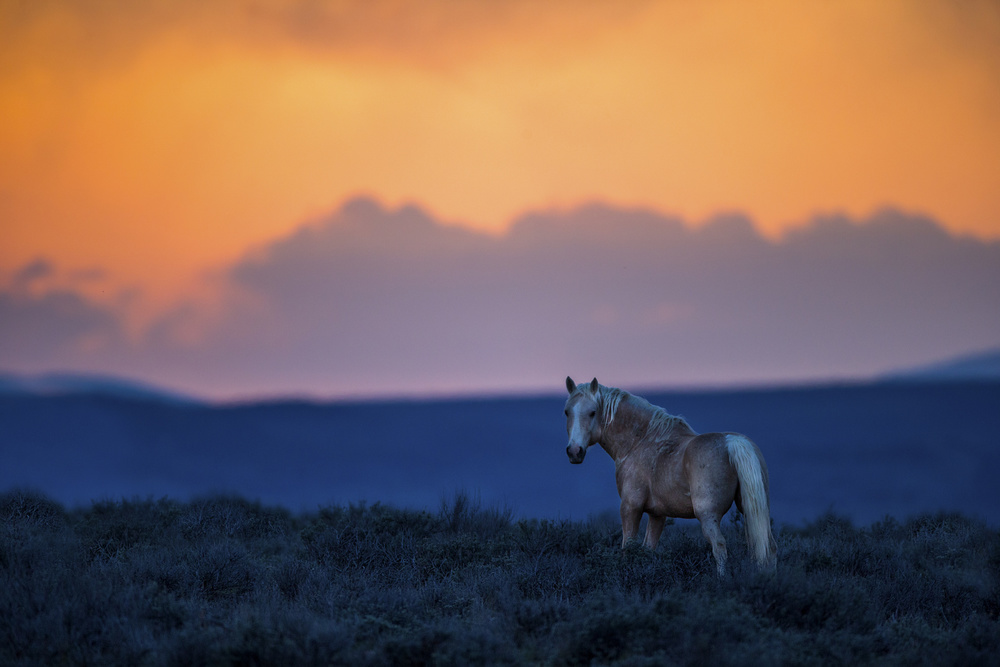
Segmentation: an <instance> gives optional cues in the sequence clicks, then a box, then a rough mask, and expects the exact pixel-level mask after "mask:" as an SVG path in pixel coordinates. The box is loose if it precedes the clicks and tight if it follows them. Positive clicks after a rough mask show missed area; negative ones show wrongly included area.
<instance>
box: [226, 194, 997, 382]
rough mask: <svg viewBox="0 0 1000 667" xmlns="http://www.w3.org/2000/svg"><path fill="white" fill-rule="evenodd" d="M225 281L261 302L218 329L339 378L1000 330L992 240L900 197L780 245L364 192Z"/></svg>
mask: <svg viewBox="0 0 1000 667" xmlns="http://www.w3.org/2000/svg"><path fill="white" fill-rule="evenodd" d="M230 277H231V280H232V282H233V284H234V285H235V286H237V287H238V288H239V289H240V290H241V291H242V292H243V293H244V295H249V296H250V297H252V299H251V300H252V302H253V303H254V304H255V306H254V307H253V308H243V309H234V313H236V312H237V310H238V311H239V312H238V314H234V317H233V318H231V319H230V320H229V321H227V322H226V323H225V325H224V326H223V327H222V328H221V329H220V330H219V331H218V332H217V335H218V336H219V340H225V341H227V345H228V346H230V347H232V346H233V345H234V344H235V343H236V342H237V341H242V347H241V348H240V349H242V350H243V352H241V353H240V354H241V355H246V354H248V352H247V350H251V349H254V348H255V347H258V346H259V347H260V349H261V350H263V349H266V356H267V357H268V359H267V361H265V362H262V363H263V364H264V365H266V366H267V367H268V368H270V369H272V370H274V371H275V372H277V371H278V369H283V372H284V373H286V374H288V377H294V378H295V382H297V383H298V385H299V386H301V387H316V388H319V387H327V388H331V389H333V388H335V391H337V392H349V391H350V390H351V387H352V386H354V387H357V388H358V389H359V390H360V391H374V390H377V391H392V390H393V387H394V386H395V387H397V388H398V390H399V391H416V390H419V389H421V388H427V387H432V388H437V389H441V388H445V389H455V390H458V389H463V388H466V389H468V388H477V389H482V388H504V387H523V386H533V387H541V386H547V384H549V383H551V382H552V381H554V380H552V378H559V377H560V376H563V375H565V374H566V373H579V374H583V375H594V374H596V375H598V376H604V377H607V378H608V380H609V381H612V382H618V383H622V384H625V383H632V384H635V383H640V384H663V383H682V384H701V383H706V382H708V383H712V382H725V381H732V380H744V381H760V380H782V379H797V378H809V377H816V376H827V377H851V376H858V375H866V374H871V373H873V372H876V371H880V370H884V369H889V368H893V367H894V366H898V365H906V364H910V363H913V362H915V361H917V360H920V359H932V358H936V357H940V356H944V355H947V354H951V353H953V352H957V351H961V350H968V349H973V348H982V347H988V346H990V345H995V344H996V343H997V342H1000V314H998V313H997V312H996V308H995V307H994V305H995V295H996V293H997V289H998V287H1000V244H998V243H992V244H991V243H983V242H979V241H974V240H970V239H961V238H955V237H952V236H950V235H949V234H947V233H946V232H944V231H943V230H942V229H941V227H940V226H939V225H938V224H937V223H935V222H934V221H932V220H929V219H926V218H921V217H919V216H913V215H908V214H904V213H901V212H899V211H894V210H884V211H881V212H879V213H878V214H876V215H874V216H872V217H871V218H870V219H868V220H865V221H862V222H856V221H852V220H850V219H847V218H845V217H825V218H818V219H816V220H815V221H813V222H812V224H810V225H807V226H805V227H803V228H801V229H799V230H797V231H795V232H792V233H790V234H788V235H787V236H786V237H785V238H784V239H782V240H780V241H777V242H772V241H769V240H766V239H764V238H763V237H762V236H760V235H759V234H758V233H757V232H756V230H755V228H754V226H753V224H752V222H751V221H750V220H748V219H747V218H745V217H743V216H740V215H728V216H719V217H716V218H714V219H712V220H709V221H707V222H706V223H705V224H703V225H700V226H698V227H692V226H690V225H688V224H686V223H684V222H683V221H682V220H679V219H676V218H670V217H666V216H663V215H661V214H658V213H655V212H652V211H644V210H622V209H617V208H613V207H609V206H604V205H591V206H586V207H582V208H579V209H575V210H572V211H568V212H552V213H535V214H530V215H526V216H524V217H522V218H521V219H520V220H518V221H517V222H516V223H515V224H514V225H513V226H512V227H511V229H510V230H509V232H508V233H506V234H505V235H503V236H500V237H494V236H488V235H484V234H479V233H475V232H471V231H468V230H466V229H461V228H456V227H449V226H445V225H442V224H440V223H439V222H437V221H435V220H434V219H433V218H431V217H430V216H429V215H428V214H427V213H426V212H424V211H422V210H420V209H419V208H415V207H412V206H411V207H404V208H400V209H395V210H389V209H386V208H383V207H382V206H380V205H379V204H378V203H376V202H375V201H372V200H368V199H357V200H354V201H351V202H349V203H347V204H346V205H345V206H344V207H343V208H341V209H340V210H339V211H336V212H335V213H333V214H332V215H331V216H329V217H328V218H325V219H322V220H318V221H316V222H314V223H313V224H310V225H307V226H305V227H303V228H302V229H300V230H298V231H297V232H295V233H294V234H292V235H290V236H288V237H287V238H284V239H282V240H279V241H277V242H275V243H273V244H271V245H270V246H268V247H266V248H263V249H262V250H261V251H259V252H257V253H254V254H252V255H251V256H248V257H246V258H245V259H243V260H242V261H240V262H239V263H237V264H236V265H235V266H234V267H233V268H232V270H231V272H230ZM255 341H256V342H255ZM250 363H251V364H252V363H256V362H250Z"/></svg>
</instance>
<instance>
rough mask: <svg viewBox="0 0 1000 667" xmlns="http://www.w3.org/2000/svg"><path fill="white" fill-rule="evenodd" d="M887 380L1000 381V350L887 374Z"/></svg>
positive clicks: (885, 377)
mask: <svg viewBox="0 0 1000 667" xmlns="http://www.w3.org/2000/svg"><path fill="white" fill-rule="evenodd" d="M881 379H886V380H1000V348H996V349H993V350H987V351H985V352H977V353H974V354H965V355H962V356H959V357H953V358H951V359H946V360H944V361H938V362H934V363H930V364H925V365H922V366H915V367H913V368H908V369H902V370H898V371H893V372H892V373H888V374H886V375H885V376H884V377H883V378H881Z"/></svg>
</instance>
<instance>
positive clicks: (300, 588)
mask: <svg viewBox="0 0 1000 667" xmlns="http://www.w3.org/2000/svg"><path fill="white" fill-rule="evenodd" d="M0 519H2V520H3V523H2V530H0V591H3V594H2V595H0V618H3V619H4V623H3V624H0V663H2V664H11V665H29V664H50V663H64V662H68V663H79V664H151V665H157V664H303V665H313V664H315V665H320V664H331V663H335V664H360V665H388V664H417V663H419V664H441V665H459V664H484V663H489V664H507V663H510V664H523V663H543V664H567V665H568V664H591V663H600V664H628V665H642V664H662V663H671V664H719V665H726V664H741V665H743V664H750V665H753V664H775V663H791V664H828V663H852V664H853V663H859V664H865V663H872V662H878V663H890V664H892V663H898V664H917V663H920V664H926V663H942V662H943V663H946V664H947V663H951V664H967V663H988V662H991V661H994V660H995V656H996V655H997V651H998V650H1000V590H998V582H997V571H998V565H1000V533H998V532H997V531H996V530H995V529H994V528H992V527H989V526H987V525H985V524H983V523H981V522H978V521H974V520H970V519H968V518H966V517H962V516H958V515H954V514H938V515H926V516H920V517H915V518H913V519H910V520H907V521H902V522H900V521H897V520H895V519H891V518H887V519H885V520H883V521H880V522H878V523H876V524H874V525H872V526H869V527H866V528H857V527H855V526H853V525H851V523H850V522H849V521H847V520H845V519H843V518H840V517H836V516H833V515H828V516H824V517H820V518H819V519H818V520H817V521H815V522H813V523H811V524H809V525H806V526H801V527H784V528H783V529H781V530H779V531H777V538H778V541H779V544H780V547H781V551H780V557H779V562H778V567H777V571H776V572H775V573H774V574H768V573H760V572H758V571H757V570H756V568H755V567H754V566H753V564H752V563H751V562H750V561H749V559H748V557H747V554H746V549H745V547H744V546H743V542H742V536H741V533H740V530H739V526H738V525H735V524H732V523H731V522H730V523H727V524H726V525H724V526H723V530H724V531H725V533H726V538H727V541H728V542H729V544H730V545H731V557H730V561H729V566H730V572H729V573H728V574H727V575H726V576H725V577H722V578H720V577H718V576H717V575H716V574H715V566H714V562H713V560H712V557H711V554H710V552H709V549H708V546H707V544H706V543H705V542H704V539H703V538H702V536H701V534H700V530H699V529H698V527H697V526H696V525H692V524H678V525H672V526H669V527H668V528H667V530H666V531H665V532H664V534H663V537H662V539H661V546H660V548H659V549H658V550H657V551H656V552H650V551H648V550H645V549H643V548H642V547H641V546H639V545H638V544H632V545H629V546H628V547H627V548H626V549H625V550H624V551H623V550H622V549H621V548H620V546H619V536H618V530H617V525H615V523H614V522H613V521H609V520H606V519H604V518H600V517H598V518H595V519H594V520H591V521H586V522H569V521H543V520H534V519H522V520H514V519H513V517H512V516H511V514H510V512H509V511H507V510H496V509H491V508H483V507H481V506H480V504H479V503H478V502H477V501H475V500H474V499H470V498H469V497H468V496H467V495H463V494H459V495H457V496H455V497H454V498H453V499H451V500H449V501H447V502H445V503H443V504H442V507H441V509H440V510H439V511H438V512H437V513H431V512H425V511H413V510H402V509H396V508H393V507H389V506H385V505H380V504H375V505H371V506H367V505H351V506H346V507H326V508H322V509H320V510H318V511H316V512H313V513H310V514H303V515H297V516H293V515H292V514H290V513H289V512H287V511H285V510H283V509H280V508H270V507H264V506H261V505H260V504H259V503H252V502H248V501H245V500H243V499H240V498H234V497H215V498H205V499H199V500H195V501H192V502H189V503H178V502H174V501H171V500H167V499H160V500H138V499H133V500H123V501H117V502H111V501H102V502H99V503H95V504H93V505H92V506H90V507H88V508H85V509H80V510H74V511H72V512H66V511H65V510H64V509H63V508H62V507H60V506H59V505H58V504H56V503H54V502H52V501H51V500H49V499H47V498H45V497H44V496H41V495H38V494H33V493H30V492H23V491H13V492H9V493H6V494H3V495H0Z"/></svg>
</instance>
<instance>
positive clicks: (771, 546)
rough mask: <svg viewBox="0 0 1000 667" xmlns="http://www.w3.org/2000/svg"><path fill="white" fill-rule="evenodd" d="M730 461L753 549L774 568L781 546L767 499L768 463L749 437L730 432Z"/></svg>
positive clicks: (763, 562)
mask: <svg viewBox="0 0 1000 667" xmlns="http://www.w3.org/2000/svg"><path fill="white" fill-rule="evenodd" d="M726 446H727V448H728V449H729V460H730V462H731V463H732V464H733V467H734V468H736V475H737V477H739V480H740V504H741V505H742V506H743V517H744V519H743V520H744V525H745V526H746V532H747V543H748V544H749V545H750V552H751V553H752V554H753V557H754V560H756V561H757V565H759V566H760V567H769V568H772V567H774V561H775V556H776V555H777V552H778V545H777V544H776V543H775V541H774V535H773V534H772V533H771V510H770V502H769V501H768V489H767V486H768V484H767V466H766V465H765V463H764V457H763V455H761V453H760V450H759V449H757V445H755V444H754V443H753V442H752V441H751V440H750V439H749V438H746V437H744V436H742V435H729V436H728V437H727V438H726Z"/></svg>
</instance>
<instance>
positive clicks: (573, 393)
mask: <svg viewBox="0 0 1000 667" xmlns="http://www.w3.org/2000/svg"><path fill="white" fill-rule="evenodd" d="M566 389H567V390H569V398H567V399H566V410H565V413H566V433H568V434H569V444H568V445H567V446H566V454H567V456H569V462H570V463H583V457H584V456H586V455H587V448H588V447H590V446H591V445H593V444H594V443H595V442H598V441H600V439H601V415H600V412H601V406H600V400H601V386H600V385H599V384H597V378H594V379H593V381H591V383H590V384H586V385H579V386H578V385H577V384H576V383H575V382H573V378H571V377H567V378H566Z"/></svg>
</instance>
